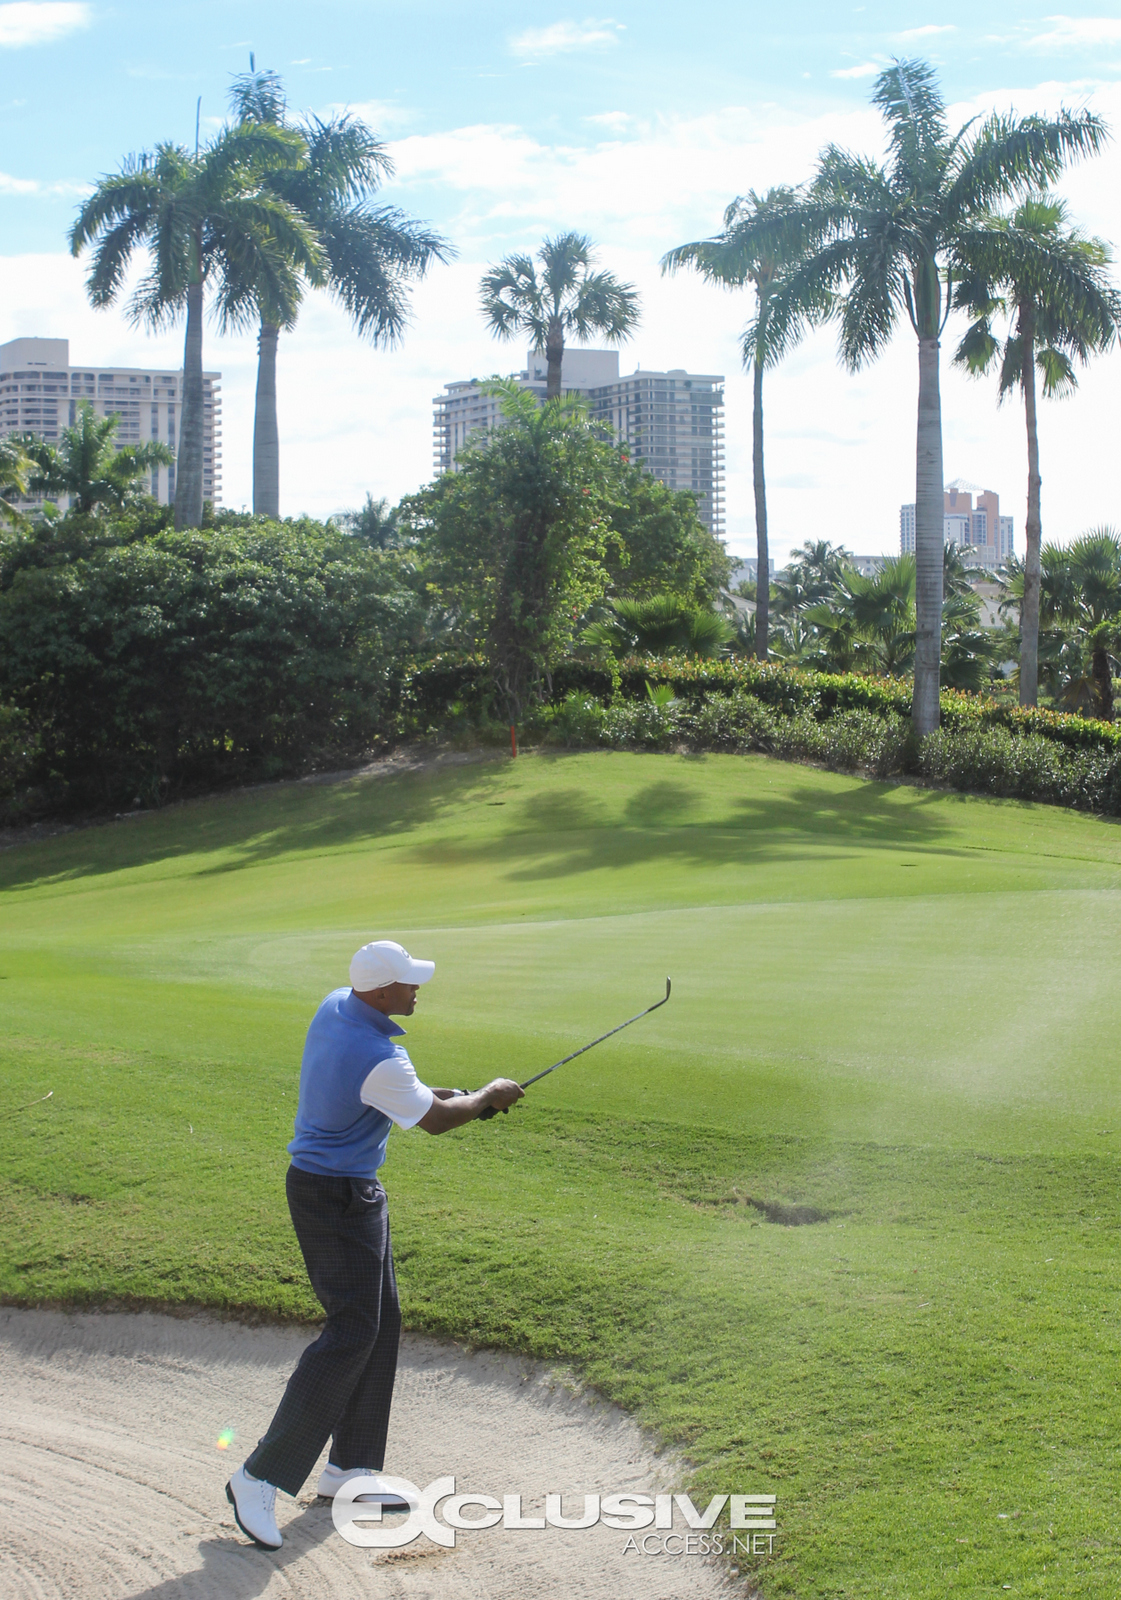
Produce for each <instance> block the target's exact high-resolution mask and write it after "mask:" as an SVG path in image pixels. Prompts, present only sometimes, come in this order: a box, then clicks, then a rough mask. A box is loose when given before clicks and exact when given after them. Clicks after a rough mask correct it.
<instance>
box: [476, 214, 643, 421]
mask: <svg viewBox="0 0 1121 1600" xmlns="http://www.w3.org/2000/svg"><path fill="white" fill-rule="evenodd" d="M538 265H539V266H540V271H538ZM482 306H483V315H484V317H485V318H486V322H487V326H488V327H489V328H490V330H491V332H492V333H493V334H494V335H495V336H496V337H497V338H499V339H513V338H515V337H516V336H517V335H518V334H527V335H528V336H529V338H530V339H531V340H532V342H533V349H534V350H537V351H540V352H542V353H543V354H544V356H545V357H546V360H547V362H548V374H547V377H546V383H545V398H546V400H555V399H556V398H557V396H558V395H559V394H560V392H561V363H562V361H563V360H564V346H565V340H566V338H568V337H571V336H575V337H576V338H577V339H590V338H593V337H597V338H600V339H606V341H607V343H608V344H621V343H622V342H623V340H624V339H626V338H627V337H628V336H629V335H630V334H631V333H632V332H633V330H634V329H635V328H636V327H637V325H638V320H639V312H638V295H637V293H636V291H635V290H634V288H633V287H632V286H631V285H630V284H624V283H620V282H619V280H618V279H617V278H616V277H615V276H614V274H613V273H610V272H593V271H592V242H591V240H590V239H588V238H587V237H586V236H585V235H584V234H582V233H561V234H558V235H557V236H556V237H555V238H553V239H546V240H545V242H544V244H543V245H542V246H541V249H540V250H539V251H538V252H537V264H535V263H534V260H533V257H532V256H529V255H512V256H507V257H506V258H505V260H503V261H501V262H499V264H498V266H496V267H491V268H490V270H489V271H488V272H487V273H486V274H485V275H484V277H483V285H482Z"/></svg>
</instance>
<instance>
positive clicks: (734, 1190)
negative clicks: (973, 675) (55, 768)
mask: <svg viewBox="0 0 1121 1600" xmlns="http://www.w3.org/2000/svg"><path fill="white" fill-rule="evenodd" d="M0 895H2V899H0V929H2V932H0V1007H2V1010H3V1030H2V1033H3V1044H2V1045H0V1052H2V1056H0V1059H3V1062H4V1082H3V1105H0V1117H2V1120H0V1148H2V1152H3V1157H2V1165H0V1171H2V1172H3V1174H4V1177H3V1180H2V1181H0V1205H2V1208H3V1210H2V1237H3V1242H4V1243H3V1261H2V1263H0V1291H2V1292H3V1293H4V1294H5V1295H6V1296H7V1297H8V1298H10V1299H15V1300H17V1301H42V1300H64V1301H70V1302H79V1303H80V1302H88V1301H95V1302H96V1301H98V1300H105V1299H108V1298H112V1297H131V1298H132V1299H134V1300H138V1301H153V1302H165V1303H166V1302H184V1303H191V1302H197V1303H200V1304H205V1305H211V1306H223V1307H230V1308H241V1309H248V1310H253V1309H257V1310H263V1311H265V1312H269V1313H274V1314H283V1315H294V1316H301V1315H309V1314H311V1313H313V1312H314V1310H315V1307H314V1302H313V1301H312V1300H311V1297H310V1292H309V1290H308V1289H307V1287H306V1284H305V1281H304V1278H303V1273H302V1268H301V1266H300V1262H299V1258H298V1254H297V1251H296V1248H295V1244H294V1241H293V1239H292V1238H291V1236H290V1231H289V1226H288V1222H287V1216H286V1213H285V1210H284V1204H283V1189H282V1184H283V1174H284V1169H285V1165H286V1156H285V1153H284V1144H285V1142H286V1139H287V1138H288V1136H289V1132H290V1123H291V1115H292V1108H293V1096H294V1091H295V1088H296V1078H297V1070H298V1062H299V1053H300V1048H301V1044H302V1039H303V1033H304V1030H305V1028H306V1026H307V1021H308V1017H309V1014H310V1011H311V1009H312V1008H313V1007H314V1005H315V1003H316V1002H317V1001H318V999H319V998H320V997H321V995H322V994H323V993H324V992H325V991H326V990H327V989H328V988H330V987H332V986H334V985H335V984H336V983H338V982H339V981H341V980H342V976H343V974H344V973H345V968H346V962H347V959H348V958H349V955H350V953H351V951H352V950H353V948H354V947H355V946H356V945H357V944H358V943H359V942H360V941H361V940H362V939H363V938H368V937H371V936H374V935H375V934H384V935H387V936H391V937H398V938H401V939H402V940H403V941H404V942H405V943H407V944H408V945H409V946H410V947H411V948H413V949H415V950H416V951H417V952H418V953H421V954H425V955H432V956H433V957H434V958H435V960H436V962H437V977H436V980H435V982H434V983H433V984H432V986H431V987H430V988H429V989H426V990H425V991H424V992H423V994H422V1003H421V1006H420V1008H419V1009H418V1013H417V1016H416V1017H415V1018H414V1019H413V1021H412V1023H411V1024H410V1030H409V1042H410V1048H411V1050H412V1053H413V1055H414V1058H415V1059H416V1061H417V1063H418V1066H419V1068H420V1071H421V1074H422V1076H426V1077H428V1078H429V1079H430V1080H431V1081H433V1082H442V1083H452V1084H470V1085H474V1084H476V1083H479V1082H481V1081H484V1080H485V1079H486V1078H488V1077H490V1076H493V1075H494V1074H496V1073H511V1074H514V1075H517V1076H524V1075H527V1074H528V1073H529V1072H531V1071H533V1070H536V1069H537V1068H538V1067H539V1066H543V1065H546V1064H548V1062H549V1061H551V1060H553V1059H555V1058H556V1057H557V1056H559V1055H561V1054H563V1053H564V1052H565V1051H566V1050H568V1049H572V1048H574V1047H575V1046H576V1045H577V1044H579V1043H582V1042H583V1041H584V1040H586V1039H587V1038H590V1037H592V1035H594V1034H595V1033H597V1032H600V1031H602V1029H603V1028H605V1027H609V1026H611V1025H612V1024H613V1023H614V1022H616V1021H619V1020H621V1019H622V1018H623V1017H624V1016H627V1015H629V1014H630V1013H631V1012H633V1011H636V1010H638V1009H639V1008H640V1007H641V1006H643V1005H646V1004H649V1003H650V1002H651V1001H653V1000H654V999H656V998H657V996H658V994H659V992H660V990H661V986H662V981H663V978H664V976H665V974H666V973H667V972H670V973H672V975H673V979H674V997H673V1000H672V1001H671V1003H670V1005H668V1006H666V1007H665V1008H663V1009H662V1010H660V1011H659V1012H657V1013H656V1014H655V1015H654V1016H653V1017H651V1018H650V1019H649V1020H648V1021H646V1022H644V1023H642V1024H641V1026H640V1027H638V1028H635V1029H634V1030H633V1031H632V1032H630V1033H628V1034H624V1035H622V1036H621V1038H620V1039H618V1040H613V1041H611V1042H610V1043H608V1044H606V1045H604V1046H603V1047H601V1048H600V1049H599V1050H597V1051H596V1052H595V1053H594V1054H593V1055H590V1056H588V1057H587V1058H586V1059H584V1060H581V1061H579V1062H575V1063H573V1064H572V1066H571V1067H569V1068H565V1069H564V1070H563V1071H562V1072H559V1073H557V1074H555V1075H554V1076H552V1077H550V1078H549V1079H547V1080H546V1081H545V1082H543V1083H542V1084H540V1085H538V1086H537V1087H536V1088H535V1089H534V1090H532V1091H531V1093H530V1097H529V1098H528V1099H527V1102H526V1104H525V1105H524V1106H522V1107H520V1108H519V1109H518V1111H517V1112H516V1113H514V1114H513V1115H511V1116H510V1117H509V1118H502V1119H499V1120H497V1121H495V1122H492V1123H489V1124H483V1125H479V1126H474V1127H471V1128H468V1129H466V1130H463V1131H462V1132H460V1133H458V1134H454V1135H449V1136H446V1137H445V1138H443V1139H440V1140H434V1139H428V1138H426V1137H425V1136H424V1135H423V1134H421V1133H412V1134H408V1135H402V1134H400V1133H396V1134H394V1136H393V1138H392V1140H391V1142H390V1160H389V1163H388V1165H387V1168H386V1174H385V1176H386V1182H387V1186H388V1187H389V1189H390V1192H391V1194H392V1197H393V1217H394V1236H395V1247H396V1252H397V1256H398V1261H399V1266H400V1276H401V1280H402V1289H403V1295H404V1300H405V1306H406V1315H407V1318H408V1321H409V1323H410V1324H411V1325H412V1326H413V1327H417V1328H427V1329H431V1330H433V1331H436V1332H439V1333H447V1334H454V1335H456V1336H458V1337H460V1338H467V1339H470V1340H475V1341H478V1342H481V1343H491V1344H497V1345H508V1346H513V1347H516V1348H519V1349H522V1350H526V1351H529V1352H532V1353H533V1354H536V1355H540V1356H544V1357H548V1358H550V1359H552V1358H557V1357H559V1358H561V1359H563V1360H565V1361H569V1362H572V1363H574V1364H575V1365H576V1366H577V1367H578V1368H579V1369H580V1370H581V1371H582V1372H583V1373H584V1374H585V1375H586V1376H587V1377H588V1378H589V1379H590V1380H591V1381H592V1382H594V1383H595V1384H597V1385H598V1386H599V1387H600V1388H601V1389H602V1390H603V1391H604V1392H605V1393H607V1394H609V1395H611V1396H613V1397H615V1398H617V1399H619V1400H621V1401H623V1402H624V1403H625V1404H627V1405H629V1406H631V1407H633V1408H634V1409H635V1411H636V1412H637V1413H638V1414H639V1415H640V1416H641V1417H642V1418H643V1419H644V1420H646V1421H647V1422H649V1423H651V1424H653V1425H654V1426H656V1427H657V1428H659V1429H660V1430H661V1431H662V1433H663V1435H664V1436H665V1437H667V1438H670V1439H673V1440H676V1441H678V1442H679V1443H680V1444H682V1445H683V1446H684V1447H685V1448H686V1449H687V1451H688V1453H689V1455H690V1457H691V1459H692V1460H693V1461H694V1462H695V1463H696V1464H697V1484H698V1487H699V1489H700V1490H701V1491H705V1490H709V1489H711V1490H714V1491H715V1490H718V1489H722V1490H739V1491H741V1492H748V1493H751V1492H760V1493H765V1492H772V1491H773V1492H775V1493H776V1494H777V1495H778V1496H779V1513H778V1514H779V1528H780V1535H779V1539H778V1542H777V1543H776V1546H775V1552H774V1556H773V1557H772V1558H771V1559H770V1560H768V1561H763V1562H762V1563H761V1565H760V1567H759V1579H760V1582H761V1583H762V1586H763V1588H764V1592H765V1593H766V1594H767V1595H768V1596H779V1595H783V1596H797V1597H798V1600H810V1597H826V1596H828V1597H834V1596H840V1595H846V1596H857V1597H859V1600H872V1597H878V1596H891V1597H900V1600H901V1597H908V1600H912V1597H913V1600H918V1597H930V1600H935V1597H938V1600H942V1597H944V1596H946V1595H951V1594H952V1595H954V1596H955V1597H956V1596H974V1595H978V1596H979V1595H989V1594H1000V1593H1002V1592H1004V1588H1005V1586H1006V1585H1010V1586H1011V1591H1012V1592H1013V1593H1015V1594H1018V1595H1021V1596H1024V1595H1030V1596H1062V1597H1064V1600H1065V1597H1067V1596H1072V1597H1073V1596H1091V1595H1093V1596H1098V1595H1101V1596H1107V1595H1108V1596H1112V1595H1114V1594H1115V1593H1116V1592H1117V1589H1118V1587H1119V1586H1121V1559H1119V1557H1118V1553H1117V1551H1118V1535H1119V1533H1121V1528H1119V1523H1121V1517H1119V1514H1118V1511H1117V1509H1116V1503H1117V1501H1116V1487H1115V1485H1116V1477H1117V1469H1118V1466H1119V1465H1121V1459H1119V1458H1121V1450H1119V1447H1118V1444H1117V1443H1116V1440H1117V1438H1118V1436H1119V1424H1121V1401H1119V1399H1118V1382H1119V1381H1121V1378H1119V1373H1118V1364H1117V1358H1118V1353H1119V1346H1121V1332H1119V1314H1121V1303H1119V1302H1121V1292H1119V1286H1118V1282H1117V1275H1116V1265H1115V1263H1116V1249H1117V1226H1118V1214H1119V1205H1118V1202H1119V1199H1121V1183H1119V1181H1118V1175H1117V1150H1118V1145H1119V1143H1121V1113H1119V1110H1118V1106H1117V1086H1118V1066H1117V1045H1118V1039H1119V1038H1121V1027H1119V1024H1121V990H1119V987H1118V984H1117V981H1116V955H1117V929H1118V927H1119V926H1121V916H1119V912H1121V828H1118V827H1117V826H1116V825H1114V824H1110V823H1105V822H1100V821H1098V820H1096V819H1094V818H1091V817H1086V816H1080V815H1076V814H1073V813H1068V812H1063V811H1059V810H1055V809H1052V808H1045V807H1032V806H1027V805H1021V804H1017V803H1013V802H1003V803H1002V802H991V801H985V800H979V799H976V798H965V797H962V796H959V795H947V794H936V793H932V792H930V791H925V790H920V789H915V788H910V787H891V786H888V785H883V784H873V783H865V782H863V781H860V780H858V779H852V778H844V777H839V776H836V775H832V774H828V773H821V772H816V771H812V770H809V769H806V768H801V767H792V766H785V765H782V764H780V763H777V762H772V761H768V760H765V759H763V758H745V759H741V758H733V757H706V758H703V759H689V758H678V757H672V756H638V755H624V754H617V753H607V752H604V753H600V754H592V755H579V756H564V757H555V758H546V757H535V756H531V757H523V758H522V759H520V760H519V761H518V762H517V763H516V764H515V763H512V762H509V761H503V762H497V761H496V762H489V763H485V764H482V765H477V766H468V767H460V768H453V769H448V770H443V771H436V772H429V773H422V774H409V775H399V776H397V777H390V778H383V779H377V780H362V781H354V782H350V783H346V784H342V785H337V786H318V785H293V786H286V787H279V788H276V789H273V790H261V791H257V792H253V793H249V794H245V795H241V796H235V797H231V798H225V799H221V800H214V801H209V802H205V803H198V804H193V805H188V806H183V807H180V808H177V809H175V810H173V811H170V812H167V813H165V814H163V815H159V816H151V817H142V818H139V819H136V820H131V821H127V822H121V823H118V824H115V825H110V826H107V827H103V828H97V829H90V830H87V831H84V832H79V833H73V834H69V835H66V836H63V837H61V838H57V839H54V840H48V841H45V842H42V843H38V844H35V845H30V846H26V847H23V848H21V849H19V850H15V851H10V852H8V853H7V854H6V855H4V856H2V857H0ZM47 1090H53V1096H52V1098H51V1099H50V1100H49V1101H46V1102H44V1103H42V1104H40V1105H36V1106H33V1107H31V1108H30V1109H27V1110H23V1111H14V1110H13V1108H15V1107H17V1106H20V1105H21V1104H22V1103H23V1102H25V1101H30V1100H32V1099H34V1098H36V1097H37V1096H38V1095H42V1094H45V1093H46V1092H47ZM748 1196H751V1197H754V1198H755V1199H759V1200H762V1201H765V1202H768V1203H781V1204H786V1205H791V1204H800V1205H803V1206H810V1207H813V1208H816V1209H817V1210H818V1211H820V1212H823V1213H825V1214H826V1217H827V1220H825V1221H823V1222H819V1223H815V1224H813V1225H807V1226H801V1227H787V1226H782V1225H779V1224H776V1223H774V1222H772V1221H769V1220H767V1219H766V1217H765V1215H764V1214H763V1213H761V1212H760V1211H759V1210H758V1209H757V1208H755V1207H753V1206H751V1205H750V1204H748V1203H746V1197H748Z"/></svg>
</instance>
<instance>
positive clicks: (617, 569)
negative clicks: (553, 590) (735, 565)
mask: <svg viewBox="0 0 1121 1600" xmlns="http://www.w3.org/2000/svg"><path fill="white" fill-rule="evenodd" d="M607 515H608V520H609V522H610V525H611V528H612V529H613V531H614V533H615V535H616V539H615V540H614V541H613V542H612V543H610V544H609V545H608V548H607V553H606V556H605V558H604V559H605V565H606V568H607V572H608V574H609V577H610V580H611V588H612V589H613V590H614V592H615V593H616V594H627V595H631V596H634V597H636V598H639V599H644V598H648V597H649V596H650V595H654V594H660V593H669V594H675V595H678V596H681V597H683V598H685V599H687V600H689V602H690V603H691V604H693V605H698V606H711V604H712V603H713V602H714V601H715V599H716V597H717V595H718V594H719V592H720V591H721V590H722V589H726V588H727V586H728V581H729V578H730V576H731V570H732V562H731V560H730V558H729V556H728V553H727V551H726V549H725V548H724V542H723V540H722V539H718V538H717V537H716V535H715V534H713V533H711V532H710V531H709V529H708V528H706V527H705V525H704V523H703V522H702V521H701V520H700V518H699V517H698V516H697V502H696V498H695V497H694V496H693V495H692V494H690V493H689V491H688V490H686V489H669V488H667V487H666V485H665V484H664V483H661V482H660V481H659V480H658V479H657V478H655V477H652V476H651V474H650V473H648V472H645V471H643V469H642V468H641V467H639V466H636V465H635V464H634V463H633V462H630V461H628V460H626V459H624V457H623V456H622V455H619V456H618V457H617V465H616V468H615V472H614V474H613V487H612V489H611V494H610V502H609V505H608V507H607Z"/></svg>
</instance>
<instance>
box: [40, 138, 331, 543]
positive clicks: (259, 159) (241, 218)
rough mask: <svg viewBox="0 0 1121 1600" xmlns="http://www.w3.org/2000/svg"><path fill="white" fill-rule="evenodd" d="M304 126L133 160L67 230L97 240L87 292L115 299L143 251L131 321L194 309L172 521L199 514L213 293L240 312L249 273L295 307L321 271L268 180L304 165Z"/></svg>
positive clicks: (295, 216) (171, 317)
mask: <svg viewBox="0 0 1121 1600" xmlns="http://www.w3.org/2000/svg"><path fill="white" fill-rule="evenodd" d="M304 156H305V151H304V143H303V140H302V139H301V138H300V136H299V134H298V133H295V132H292V131H290V130H288V129H285V128H277V127H270V126H265V125H263V124H257V123H242V124H240V125H239V126H237V127H233V128H226V129H224V130H223V132H222V133H220V134H219V135H218V137H217V138H216V139H215V140H214V141H213V143H212V144H210V145H208V146H206V147H205V148H204V149H203V150H201V151H198V150H196V152H195V154H194V155H192V154H191V153H190V151H189V150H186V149H184V148H183V147H182V146H181V145H175V144H160V145H157V147H156V151H155V154H154V155H152V154H147V153H145V154H144V155H141V156H130V157H129V158H128V159H127V160H126V161H125V162H124V163H123V164H122V167H121V170H120V172H119V173H115V174H112V175H110V176H108V177H105V178H102V179H101V181H100V183H99V184H98V185H97V188H96V189H95V190H94V192H93V194H92V195H90V197H89V199H88V200H86V201H85V202H84V204H83V205H82V207H81V209H80V211H79V213H78V217H77V220H76V221H75V223H74V225H73V227H72V228H71V230H70V249H71V252H72V253H73V254H74V255H76V256H77V255H80V254H81V252H82V250H84V249H85V248H86V246H87V245H89V246H93V264H92V267H91V269H90V274H89V278H88V279H87V292H88V294H89V297H90V300H91V302H92V303H93V305H95V306H98V307H102V306H109V305H112V304H113V302H114V301H115V300H116V299H117V296H118V295H119V293H120V292H121V289H122V287H123V285H124V280H125V275H126V273H127V271H128V266H129V263H130V261H131V258H132V254H133V252H134V251H135V250H137V249H138V248H145V249H147V251H148V253H149V256H150V259H151V270H150V271H149V273H148V275H147V276H146V277H145V278H144V279H143V280H142V281H141V283H140V285H139V287H138V288H137V290H136V292H135V294H134V295H133V296H132V299H131V301H130V303H129V317H130V320H131V321H132V322H133V323H134V325H142V324H146V325H147V326H148V327H150V328H153V329H154V328H161V327H164V326H167V325H168V324H170V323H173V322H175V321H176V320H177V319H178V318H179V317H180V316H181V315H182V314H183V313H184V312H186V320H187V327H186V336H185V341H184V352H183V413H182V421H181V423H180V428H179V451H178V470H177V473H176V482H175V526H176V527H177V528H197V527H198V526H199V524H200V523H201V521H202V474H203V438H204V419H203V382H202V316H203V301H204V296H205V294H206V291H207V289H208V288H209V289H210V290H211V292H212V294H213V297H214V298H215V300H216V302H217V305H218V307H219V310H220V311H221V310H223V309H226V310H227V311H228V312H229V314H231V315H236V311H237V306H238V303H239V300H240V297H241V295H242V294H243V292H244V284H245V282H246V281H247V280H252V281H253V282H255V283H257V284H258V285H259V286H260V292H261V294H262V296H263V297H264V298H266V299H267V301H268V303H269V304H270V305H274V306H277V307H281V306H289V305H291V304H292V302H293V300H294V299H296V298H297V297H298V292H299V280H300V275H301V273H302V274H304V275H312V276H316V275H318V273H319V271H320V265H319V263H320V253H319V246H318V243H317V241H316V238H315V234H314V232H313V230H312V229H311V228H310V227H309V225H308V223H307V222H306V220H305V219H304V218H303V217H302V216H301V215H300V214H299V212H297V211H296V210H295V208H294V207H292V206H290V205H289V204H288V203H287V202H286V201H284V200H281V199H278V198H277V196H276V195H274V194H273V193H272V192H271V191H270V190H269V189H268V188H267V187H266V184H265V178H266V175H267V174H268V173H270V172H274V171H276V170H277V169H278V168H289V169H291V168H295V167H298V166H299V165H300V164H301V163H302V162H303V160H304Z"/></svg>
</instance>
